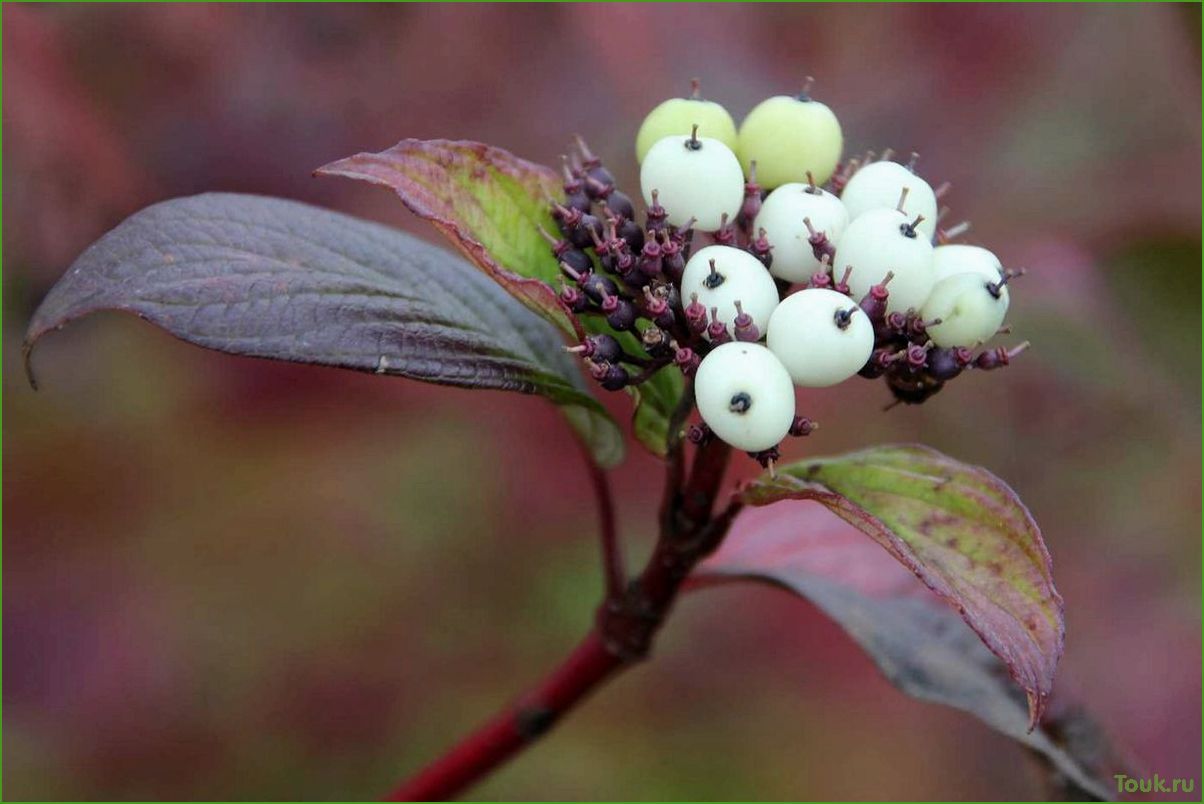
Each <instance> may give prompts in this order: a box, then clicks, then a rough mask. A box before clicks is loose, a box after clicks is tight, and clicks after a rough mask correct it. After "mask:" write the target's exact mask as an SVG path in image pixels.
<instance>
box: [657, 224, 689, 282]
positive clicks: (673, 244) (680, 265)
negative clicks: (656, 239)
mask: <svg viewBox="0 0 1204 804" xmlns="http://www.w3.org/2000/svg"><path fill="white" fill-rule="evenodd" d="M661 266H662V270H663V271H664V273H665V276H667V277H668V278H669V280H670V281H672V282H675V283H676V282H681V278H682V275H683V274H685V272H686V261H685V258H683V257H682V253H681V244H680V243H678V242H677V241H676V240H674V239H673V238H671V237H669V236H667V235H666V236H665V237H664V238H663V239H662V240H661Z"/></svg>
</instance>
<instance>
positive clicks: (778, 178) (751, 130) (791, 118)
mask: <svg viewBox="0 0 1204 804" xmlns="http://www.w3.org/2000/svg"><path fill="white" fill-rule="evenodd" d="M842 147H843V139H842V136H841V133H840V123H839V122H838V121H837V119H836V115H834V114H832V110H831V109H829V108H828V107H827V106H825V105H824V104H822V103H820V102H819V101H815V100H811V98H810V97H809V96H808V95H806V94H803V95H800V96H798V97H794V98H792V97H790V96H788V95H778V96H776V97H772V98H769V99H768V100H764V101H762V102H761V103H759V104H758V105H757V106H756V107H755V108H753V110H752V111H751V112H749V113H748V117H746V118H744V122H743V123H741V124H740V147H739V148H738V149H737V150H738V152H739V154H740V162H741V164H743V165H744V168H745V170H747V169H748V167H749V164H750V163H752V162H753V161H756V163H757V181H758V182H760V184H761V186H762V187H763V188H765V189H766V190H772V189H773V188H775V187H780V186H781V185H783V184H786V183H787V182H792V181H802V180H803V178H804V177H805V176H806V175H807V171H811V174H812V175H813V176H814V177H815V181H816V182H818V183H819V184H823V183H824V182H825V181H827V180H828V177H830V176H831V175H832V172H833V171H834V170H835V169H836V163H837V162H839V161H840V150H841V148H842Z"/></svg>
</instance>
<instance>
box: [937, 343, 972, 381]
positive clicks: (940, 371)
mask: <svg viewBox="0 0 1204 804" xmlns="http://www.w3.org/2000/svg"><path fill="white" fill-rule="evenodd" d="M973 359H974V358H973V356H972V354H971V352H970V350H969V349H966V348H965V347H963V346H957V347H954V348H951V349H948V348H936V349H931V350H929V352H928V363H927V369H928V374H929V376H931V377H932V378H933V379H936V380H941V381H942V382H944V381H946V380H952V379H953V378H954V377H956V376H957V375H959V374H961V373H962V371H963V370H964V369H965V368H966V367H967V366H968V365H970V363H971V362H973Z"/></svg>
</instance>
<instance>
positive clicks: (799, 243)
mask: <svg viewBox="0 0 1204 804" xmlns="http://www.w3.org/2000/svg"><path fill="white" fill-rule="evenodd" d="M804 219H809V220H810V221H811V226H812V228H813V229H815V230H816V231H817V232H823V233H824V234H825V235H827V237H828V240H830V241H831V242H832V243H836V242H837V241H838V240H840V236H841V234H843V233H844V229H845V227H846V226H848V224H849V213H848V212H846V211H845V207H844V204H842V203H840V199H839V198H837V197H836V196H834V195H832V194H831V193H829V192H828V191H826V190H820V189H819V188H817V187H813V186H812V185H809V184H800V183H796V182H791V183H790V184H783V185H782V186H781V187H779V188H777V189H776V190H774V191H773V192H772V193H770V194H769V196H768V197H767V198H766V199H765V201H764V203H763V204H762V205H761V211H760V212H759V213H757V219H756V222H755V223H754V224H753V230H754V231H758V230H760V229H764V230H765V237H766V239H768V240H769V243H770V245H771V246H773V251H772V252H771V254H772V255H773V261H772V262H771V263H770V271H771V272H772V273H773V275H774V276H776V277H780V278H782V279H785V280H788V281H790V282H802V281H803V280H805V279H809V278H810V277H811V275H812V274H814V273H816V272H817V271H820V270H822V269H823V266H822V265H821V264H820V261H819V260H817V259H815V253H814V251H813V250H812V248H811V243H810V242H809V241H808V239H807V238H808V236H809V233H808V231H807V226H806V224H805V223H804V222H803V221H804Z"/></svg>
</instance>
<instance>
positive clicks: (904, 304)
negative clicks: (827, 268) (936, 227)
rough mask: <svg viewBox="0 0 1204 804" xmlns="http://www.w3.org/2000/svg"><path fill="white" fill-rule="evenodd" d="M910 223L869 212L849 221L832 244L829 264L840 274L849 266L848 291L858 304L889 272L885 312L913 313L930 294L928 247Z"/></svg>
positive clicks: (886, 212) (892, 213)
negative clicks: (851, 270) (832, 261)
mask: <svg viewBox="0 0 1204 804" xmlns="http://www.w3.org/2000/svg"><path fill="white" fill-rule="evenodd" d="M911 220H913V219H909V218H908V217H907V216H906V215H904V214H903V213H902V212H899V211H897V210H894V209H874V210H870V211H869V212H866V213H865V214H863V215H861V216H860V217H857V218H854V219H853V221H852V222H851V223H850V224H849V225H848V227H847V228H845V230H844V234H843V235H841V237H840V242H838V243H837V244H836V259H835V261H834V265H835V266H838V267H839V269H840V271H835V270H834V271H833V274H837V275H839V274H840V273H841V272H843V271H844V269H845V268H846V267H849V266H852V269H853V272H852V274H851V275H850V276H849V290H850V292H852V294H853V297H854V298H858V299H860V298H861V297H862V296H864V295H865V294H866V293H868V292H869V289H870V288H871V287H872V286H873V285H875V284H877V283H879V282H881V281H882V280H883V278H884V277H885V276H886V274H887V272H888V271H889V272H892V273H894V275H895V276H894V278H893V279H892V280H891V282H890V285H889V286H888V287H889V290H890V296H889V297H888V298H887V302H886V309H887V310H888V311H890V312H895V311H898V312H906V311H907V309H908V308H910V307H914V308H916V309H917V310H918V309H919V308H920V307H922V306H923V304H924V302H925V301H927V299H928V294H929V293H930V292H931V291H932V286H933V284H934V281H933V268H932V243H930V242H929V241H928V238H927V237H925V236H924V235H923V234H922V233H921V232H919V231H918V230H916V229H912V228H911Z"/></svg>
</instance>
